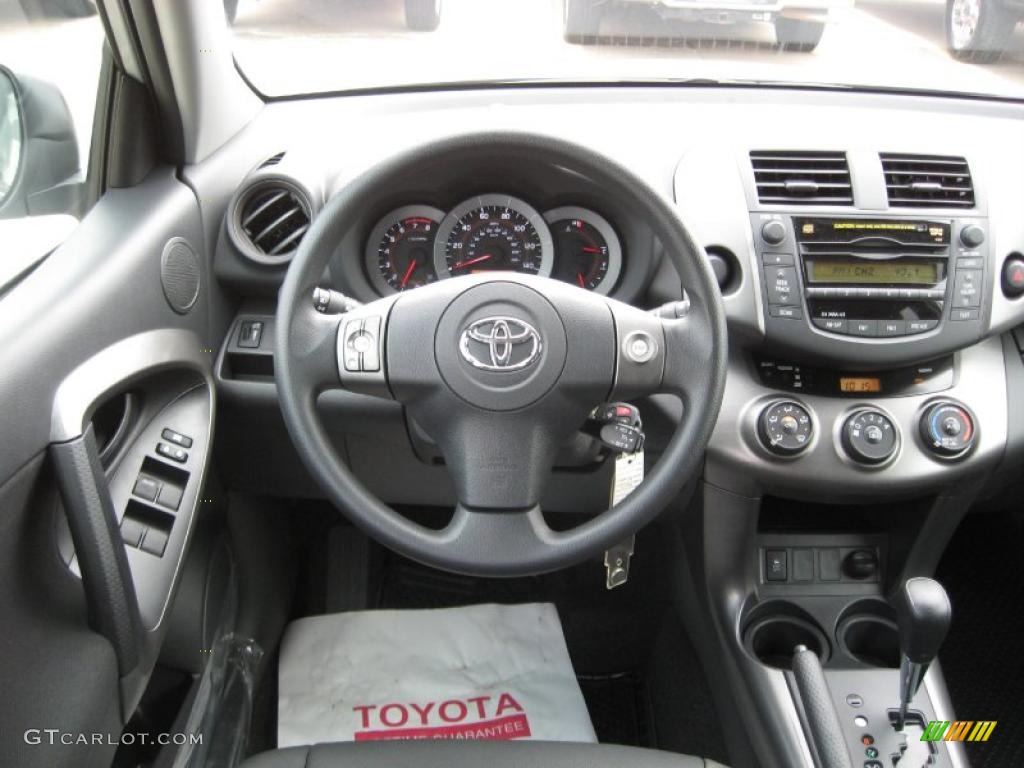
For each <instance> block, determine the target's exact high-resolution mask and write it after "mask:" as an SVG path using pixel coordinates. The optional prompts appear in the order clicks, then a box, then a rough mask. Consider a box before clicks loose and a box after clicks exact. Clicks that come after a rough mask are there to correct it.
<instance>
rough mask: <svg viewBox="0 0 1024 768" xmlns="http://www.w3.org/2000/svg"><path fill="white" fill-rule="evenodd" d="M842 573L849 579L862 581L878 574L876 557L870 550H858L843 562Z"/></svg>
mask: <svg viewBox="0 0 1024 768" xmlns="http://www.w3.org/2000/svg"><path fill="white" fill-rule="evenodd" d="M843 573H845V574H846V575H847V576H848V577H850V578H851V579H857V580H858V581H863V580H864V579H870V578H872V577H874V576H875V575H876V574H877V573H878V555H877V554H875V553H874V552H872V551H871V550H870V549H858V550H855V551H853V552H851V553H850V554H848V555H847V556H846V559H845V560H843Z"/></svg>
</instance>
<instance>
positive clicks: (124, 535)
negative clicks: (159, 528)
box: [121, 516, 146, 547]
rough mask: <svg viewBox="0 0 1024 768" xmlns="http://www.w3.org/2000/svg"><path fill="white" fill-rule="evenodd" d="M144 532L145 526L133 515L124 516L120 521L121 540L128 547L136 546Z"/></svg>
mask: <svg viewBox="0 0 1024 768" xmlns="http://www.w3.org/2000/svg"><path fill="white" fill-rule="evenodd" d="M145 534H146V526H144V525H143V524H142V523H140V522H139V521H138V520H136V519H135V518H134V517H128V516H125V518H124V519H123V520H122V521H121V540H122V541H123V542H124V543H125V544H127V545H128V546H129V547H138V546H139V542H140V541H142V537H143V536H144V535H145Z"/></svg>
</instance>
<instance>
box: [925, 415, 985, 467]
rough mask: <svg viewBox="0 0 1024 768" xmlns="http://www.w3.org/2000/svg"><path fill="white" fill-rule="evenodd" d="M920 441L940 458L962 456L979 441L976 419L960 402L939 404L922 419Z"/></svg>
mask: <svg viewBox="0 0 1024 768" xmlns="http://www.w3.org/2000/svg"><path fill="white" fill-rule="evenodd" d="M921 438H922V439H923V440H924V444H925V446H926V447H927V448H928V450H930V451H931V452H932V453H934V454H936V455H938V456H942V457H944V458H957V457H959V456H963V455H964V454H966V453H967V452H968V451H969V450H970V449H971V448H972V447H973V446H974V442H975V440H976V439H977V430H976V429H975V425H974V417H973V416H971V414H970V412H969V411H968V410H967V409H966V408H964V407H963V406H962V405H960V404H959V403H952V402H942V403H936V404H935V405H933V406H932V407H931V408H929V409H928V410H927V411H926V412H925V414H924V416H922V417H921Z"/></svg>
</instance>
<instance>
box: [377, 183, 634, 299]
mask: <svg viewBox="0 0 1024 768" xmlns="http://www.w3.org/2000/svg"><path fill="white" fill-rule="evenodd" d="M622 266H623V253H622V243H621V242H620V240H619V236H618V234H616V231H615V228H614V227H613V226H612V225H611V224H610V223H609V222H608V220H607V219H606V218H605V217H604V216H602V215H601V214H599V213H597V212H596V211H594V210H591V209H590V208H585V207H581V206H572V205H569V206H560V207H557V208H552V209H550V210H547V211H544V213H540V212H538V211H537V210H536V209H535V208H534V207H533V206H531V205H530V204H529V203H527V202H526V201H524V200H520V199H519V198H516V197H513V196H511V195H508V194H501V193H487V194H482V195H476V196H473V197H471V198H469V199H467V200H464V201H462V202H460V203H458V204H457V205H455V206H454V207H453V208H452V209H451V210H449V211H448V212H447V213H445V212H444V211H441V210H439V209H437V208H434V207H432V206H430V205H423V204H410V205H403V206H401V207H399V208H396V209H394V210H392V211H389V212H388V213H387V214H386V215H384V216H383V217H382V218H381V219H380V221H378V222H377V224H376V225H375V226H374V227H373V229H372V230H371V231H370V235H369V237H368V238H367V241H366V273H367V275H368V276H369V278H370V281H371V283H372V284H373V287H374V288H375V289H376V290H377V291H378V292H379V293H380V295H382V296H383V295H387V294H390V293H400V292H402V291H405V290H409V289H412V288H416V287H418V286H422V285H426V284H428V283H432V282H434V281H436V280H443V279H447V278H449V277H458V276H460V275H469V274H475V273H479V272H495V271H511V272H519V273H523V274H530V275H538V276H540V277H553V278H555V279H558V280H562V281H564V282H567V283H572V284H574V285H578V286H579V287H580V288H583V289H586V290H590V291H594V292H595V293H599V294H605V295H606V294H608V293H609V292H611V290H612V289H613V288H614V287H615V285H616V283H617V282H618V279H619V274H620V273H621V271H622Z"/></svg>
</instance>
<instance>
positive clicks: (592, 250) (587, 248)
mask: <svg viewBox="0 0 1024 768" xmlns="http://www.w3.org/2000/svg"><path fill="white" fill-rule="evenodd" d="M581 250H582V251H583V252H584V253H600V252H601V249H600V248H595V247H594V246H592V245H584V246H583V248H582V249H581Z"/></svg>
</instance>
